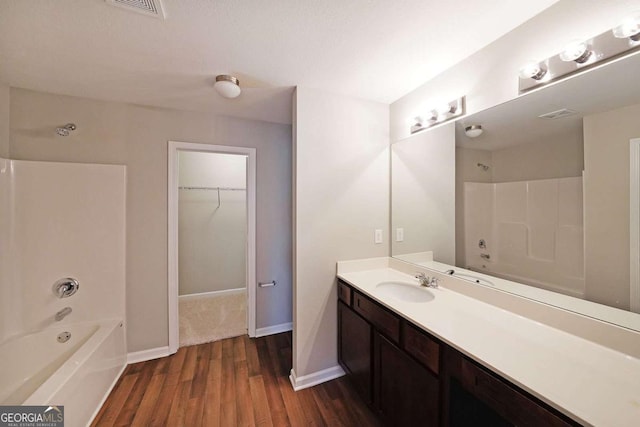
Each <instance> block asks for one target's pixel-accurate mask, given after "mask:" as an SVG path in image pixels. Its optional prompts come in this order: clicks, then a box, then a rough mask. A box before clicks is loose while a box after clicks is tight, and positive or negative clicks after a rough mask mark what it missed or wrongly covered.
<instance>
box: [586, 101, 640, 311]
mask: <svg viewBox="0 0 640 427" xmlns="http://www.w3.org/2000/svg"><path fill="white" fill-rule="evenodd" d="M639 117H640V105H634V106H630V107H626V108H621V109H618V110H613V111H608V112H605V113H600V114H594V115H592V116H588V117H585V119H584V157H585V193H584V200H585V210H584V215H585V264H586V271H585V279H586V296H587V299H589V300H591V301H595V302H601V303H603V304H607V305H611V306H614V307H620V308H623V309H625V310H628V309H629V297H630V295H629V154H630V153H629V150H630V148H629V140H631V139H632V138H638V137H640V120H638V118H639Z"/></svg>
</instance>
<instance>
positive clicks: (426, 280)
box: [415, 273, 438, 288]
mask: <svg viewBox="0 0 640 427" xmlns="http://www.w3.org/2000/svg"><path fill="white" fill-rule="evenodd" d="M415 277H416V279H418V282H419V283H420V286H424V287H425V288H437V287H438V278H437V277H435V276H434V277H429V276H425V274H424V273H416V276H415Z"/></svg>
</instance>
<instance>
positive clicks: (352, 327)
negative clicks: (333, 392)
mask: <svg viewBox="0 0 640 427" xmlns="http://www.w3.org/2000/svg"><path fill="white" fill-rule="evenodd" d="M338 325H340V327H339V328H338V355H339V359H340V364H341V365H342V368H343V369H344V370H345V371H346V372H347V374H348V375H349V376H350V377H351V381H352V383H353V385H354V387H355V388H356V390H357V391H358V393H359V394H360V396H361V397H362V398H363V399H364V401H365V402H367V403H368V404H371V398H372V389H371V342H372V341H371V339H372V335H371V333H372V329H371V325H370V324H369V323H368V322H367V321H366V320H364V319H363V318H362V317H360V316H358V315H357V314H356V313H355V312H354V311H353V310H351V309H350V308H349V307H348V306H347V305H346V304H344V303H343V302H342V301H339V302H338Z"/></svg>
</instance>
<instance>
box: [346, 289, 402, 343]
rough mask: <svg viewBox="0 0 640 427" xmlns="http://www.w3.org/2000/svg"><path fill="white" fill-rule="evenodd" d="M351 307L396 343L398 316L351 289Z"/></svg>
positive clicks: (398, 336) (398, 330)
mask: <svg viewBox="0 0 640 427" xmlns="http://www.w3.org/2000/svg"><path fill="white" fill-rule="evenodd" d="M353 309H354V310H355V311H356V312H357V313H358V314H359V315H361V316H362V317H364V318H365V319H367V320H368V321H369V322H371V324H372V325H373V326H374V327H375V328H376V329H378V330H379V331H380V332H382V334H384V335H386V336H387V337H388V338H389V339H391V340H393V341H394V342H396V343H397V342H399V338H400V318H398V317H397V316H396V315H394V314H392V313H391V312H390V311H388V310H387V309H385V308H382V307H380V306H379V305H377V304H376V303H374V302H373V301H371V300H369V299H368V298H367V297H365V296H364V295H361V294H360V293H358V292H356V291H353Z"/></svg>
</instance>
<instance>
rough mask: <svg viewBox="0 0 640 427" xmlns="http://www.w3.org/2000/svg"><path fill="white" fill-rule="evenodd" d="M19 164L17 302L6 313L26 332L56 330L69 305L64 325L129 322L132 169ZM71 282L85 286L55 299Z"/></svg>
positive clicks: (15, 190)
mask: <svg viewBox="0 0 640 427" xmlns="http://www.w3.org/2000/svg"><path fill="white" fill-rule="evenodd" d="M11 162H12V169H13V173H12V183H11V187H12V189H11V191H12V209H13V215H14V218H13V221H12V222H13V226H12V233H11V234H12V235H11V243H12V251H11V269H12V270H13V271H12V277H13V279H14V280H15V282H14V283H13V286H12V289H13V292H14V293H13V295H14V296H15V297H14V298H12V299H11V306H10V307H4V308H3V309H9V310H10V311H11V313H12V314H13V316H12V319H13V321H18V322H19V325H17V326H18V330H19V331H20V332H26V331H35V330H41V329H44V328H45V327H48V326H51V325H53V324H54V323H56V322H55V321H54V319H53V316H54V314H55V313H56V312H57V311H59V310H61V309H63V308H64V307H67V306H68V307H71V308H72V310H73V312H72V313H71V314H70V315H68V316H67V317H66V318H65V319H64V320H63V321H61V322H60V323H59V324H61V325H62V324H65V323H70V322H82V321H89V320H93V321H95V320H101V319H113V318H120V319H122V318H123V316H124V314H125V201H126V168H125V167H124V166H118V165H96V164H75V163H54V162H30V161H19V160H12V161H11ZM96 243H98V244H96ZM64 277H73V278H75V279H77V280H78V281H79V282H80V289H79V290H78V292H77V293H76V294H75V295H73V296H72V297H70V298H65V299H58V298H55V297H54V295H53V293H52V290H51V289H52V285H53V283H54V282H55V281H56V280H58V279H62V278H64ZM56 324H58V323H56ZM18 330H16V332H17V331H18Z"/></svg>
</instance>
